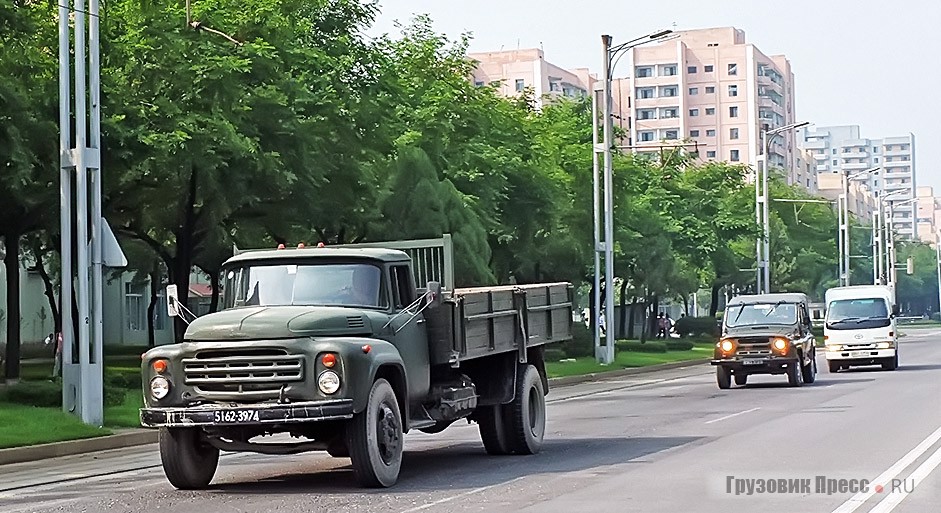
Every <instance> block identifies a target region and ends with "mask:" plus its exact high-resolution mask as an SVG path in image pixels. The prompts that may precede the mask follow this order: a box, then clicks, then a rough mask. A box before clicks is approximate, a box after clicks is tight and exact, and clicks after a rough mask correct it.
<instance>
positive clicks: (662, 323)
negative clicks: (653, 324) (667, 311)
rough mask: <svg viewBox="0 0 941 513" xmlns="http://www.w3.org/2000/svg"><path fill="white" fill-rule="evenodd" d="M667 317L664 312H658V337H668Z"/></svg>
mask: <svg viewBox="0 0 941 513" xmlns="http://www.w3.org/2000/svg"><path fill="white" fill-rule="evenodd" d="M666 333H667V332H666V318H665V317H664V316H663V312H661V313H659V314H657V338H666Z"/></svg>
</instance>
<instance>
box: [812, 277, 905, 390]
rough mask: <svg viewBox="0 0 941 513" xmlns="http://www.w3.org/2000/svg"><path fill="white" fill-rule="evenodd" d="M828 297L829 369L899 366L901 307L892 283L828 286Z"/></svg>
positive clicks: (826, 337)
mask: <svg viewBox="0 0 941 513" xmlns="http://www.w3.org/2000/svg"><path fill="white" fill-rule="evenodd" d="M826 301H827V315H826V322H825V324H824V340H825V341H826V355H827V367H828V368H829V371H830V372H839V371H840V370H844V369H848V368H850V367H855V366H863V365H881V366H882V368H883V370H895V369H897V368H898V365H899V353H898V329H897V326H896V317H897V315H898V311H897V307H896V306H895V302H894V300H893V294H892V289H891V288H890V287H888V286H884V285H857V286H849V287H835V288H832V289H829V290H827V293H826Z"/></svg>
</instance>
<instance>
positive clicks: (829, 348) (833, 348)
mask: <svg viewBox="0 0 941 513" xmlns="http://www.w3.org/2000/svg"><path fill="white" fill-rule="evenodd" d="M842 350H843V346H841V345H840V344H830V345H828V346H827V351H837V352H839V351H842Z"/></svg>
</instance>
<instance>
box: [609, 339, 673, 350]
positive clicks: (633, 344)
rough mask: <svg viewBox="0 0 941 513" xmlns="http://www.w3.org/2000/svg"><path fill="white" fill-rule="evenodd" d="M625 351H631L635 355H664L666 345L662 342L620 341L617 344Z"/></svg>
mask: <svg viewBox="0 0 941 513" xmlns="http://www.w3.org/2000/svg"><path fill="white" fill-rule="evenodd" d="M618 345H620V346H621V348H623V349H624V350H625V351H633V352H635V353H665V352H667V345H666V344H665V343H663V342H646V343H643V344H642V343H640V342H639V341H637V340H627V341H621V342H619V343H618Z"/></svg>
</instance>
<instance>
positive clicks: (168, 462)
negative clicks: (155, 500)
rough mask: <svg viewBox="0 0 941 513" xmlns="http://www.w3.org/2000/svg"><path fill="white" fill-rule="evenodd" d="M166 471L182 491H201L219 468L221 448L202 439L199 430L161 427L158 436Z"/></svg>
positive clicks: (162, 461)
mask: <svg viewBox="0 0 941 513" xmlns="http://www.w3.org/2000/svg"><path fill="white" fill-rule="evenodd" d="M157 441H158V444H159V445H160V462H161V463H162V464H163V472H164V474H166V476H167V480H169V481H170V484H172V485H173V486H174V487H176V488H179V489H180V490H200V489H203V488H206V487H207V486H208V485H209V482H210V481H212V476H214V475H215V474H216V468H217V467H218V466H219V449H217V448H215V447H213V446H211V445H209V444H208V443H206V441H205V440H203V439H202V433H200V429H199V428H160V431H159V432H158V434H157Z"/></svg>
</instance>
